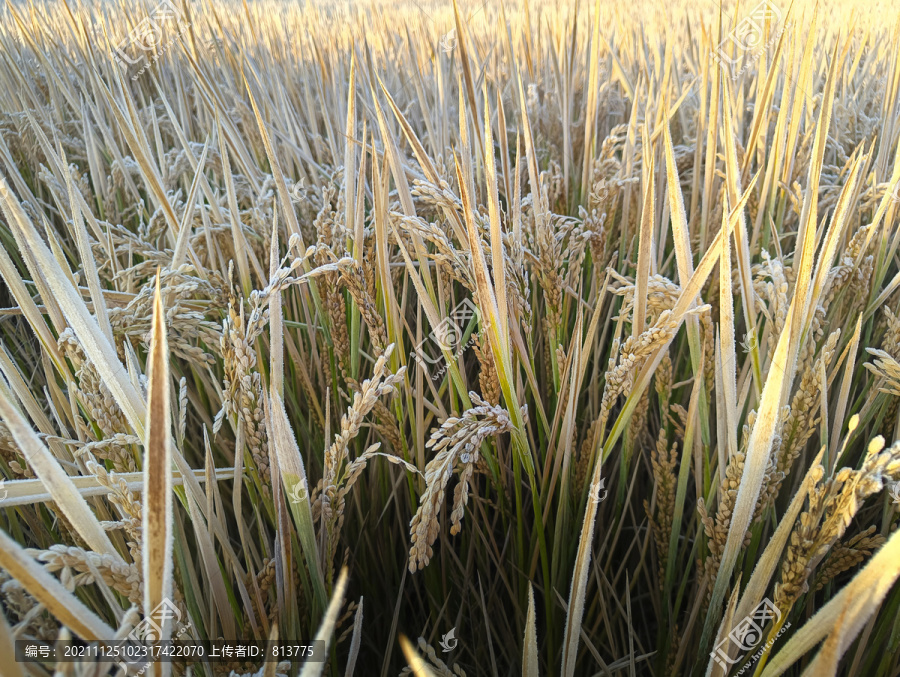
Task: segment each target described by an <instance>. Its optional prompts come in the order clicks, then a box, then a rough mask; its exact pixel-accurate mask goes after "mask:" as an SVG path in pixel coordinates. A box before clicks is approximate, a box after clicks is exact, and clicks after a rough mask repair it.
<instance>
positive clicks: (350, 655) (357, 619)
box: [344, 597, 363, 677]
mask: <svg viewBox="0 0 900 677" xmlns="http://www.w3.org/2000/svg"><path fill="white" fill-rule="evenodd" d="M362 624H363V598H362V597H360V598H359V604H358V605H357V607H356V613H355V614H354V616H353V637H352V638H351V640H350V649H349V650H348V652H347V668H346V669H345V670H344V677H353V670H354V668H356V659H357V657H358V656H359V646H360V642H361V641H362Z"/></svg>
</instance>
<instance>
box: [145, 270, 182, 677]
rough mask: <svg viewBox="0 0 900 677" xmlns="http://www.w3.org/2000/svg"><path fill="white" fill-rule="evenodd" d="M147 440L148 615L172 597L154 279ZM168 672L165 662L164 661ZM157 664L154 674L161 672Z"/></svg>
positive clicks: (163, 369) (162, 352) (168, 440)
mask: <svg viewBox="0 0 900 677" xmlns="http://www.w3.org/2000/svg"><path fill="white" fill-rule="evenodd" d="M147 395H148V397H147V427H146V430H147V442H146V444H145V454H144V466H143V470H144V495H143V500H142V503H143V510H142V511H141V514H142V526H143V544H142V560H143V578H144V613H145V614H149V613H151V611H152V610H153V609H156V607H157V606H158V605H160V604H161V603H162V602H163V601H165V600H170V601H171V599H172V576H173V547H174V526H173V520H174V512H173V511H174V506H173V504H172V457H171V454H170V449H171V447H172V417H171V412H170V407H169V345H168V340H167V337H166V320H165V311H164V310H163V305H162V294H161V292H160V282H159V275H157V276H156V293H155V294H154V297H153V326H152V329H151V338H150V357H149V360H148V382H147ZM161 630H162V634H161V639H168V638H169V633H170V632H171V631H172V626H171V623H170V621H169V619H168V618H164V619H163V622H162V626H161ZM164 664H165V665H168V666H169V668H171V663H168V662H166V663H164ZM156 665H158V666H159V668H158V669H157V674H159V673H160V670H162V665H163V663H157V664H156Z"/></svg>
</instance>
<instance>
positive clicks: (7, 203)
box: [0, 178, 146, 438]
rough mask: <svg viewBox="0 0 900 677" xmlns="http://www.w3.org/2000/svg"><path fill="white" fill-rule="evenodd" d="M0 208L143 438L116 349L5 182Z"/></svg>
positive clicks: (138, 408) (139, 404)
mask: <svg viewBox="0 0 900 677" xmlns="http://www.w3.org/2000/svg"><path fill="white" fill-rule="evenodd" d="M0 207H2V210H3V213H4V215H5V216H6V219H7V221H8V222H9V225H10V229H11V230H12V231H13V234H14V235H15V237H16V242H17V243H18V244H19V248H20V249H24V248H26V247H27V248H29V249H30V250H31V252H32V253H33V255H34V258H35V261H36V263H37V265H38V266H39V267H40V269H39V270H33V271H32V275H34V276H35V277H41V276H43V277H44V279H45V280H46V281H47V283H48V285H49V286H50V289H51V290H52V292H53V295H54V297H55V299H56V301H57V303H59V306H60V308H61V309H62V311H63V313H64V314H65V316H66V320H67V321H68V323H69V325H70V326H71V327H72V329H73V330H74V331H75V335H76V336H77V337H78V340H79V341H80V343H81V345H82V347H83V348H84V351H85V353H86V354H87V356H88V357H89V358H90V359H91V361H92V362H93V363H94V365H95V366H96V368H97V371H98V372H100V376H101V378H102V379H103V382H104V383H105V384H106V386H107V387H108V388H109V390H110V392H111V393H112V395H113V397H114V398H115V400H116V403H117V404H118V405H119V407H121V409H122V412H123V413H124V414H125V416H126V417H127V418H128V422H129V423H130V424H131V426H132V428H134V430H135V432H137V434H138V437H141V438H143V436H144V419H145V417H146V406H145V404H144V401H143V399H142V398H141V396H140V394H139V393H138V391H137V389H136V388H135V387H134V386H133V385H132V383H131V381H130V379H129V378H128V374H127V373H126V372H125V367H123V366H122V363H121V362H120V361H119V358H118V356H117V355H116V351H115V348H113V346H112V345H111V344H110V342H109V341H108V340H107V339H106V336H104V334H103V332H102V331H100V327H99V326H98V325H97V321H96V320H95V319H94V318H93V317H92V316H91V314H90V312H88V309H87V307H86V306H85V304H84V301H83V300H82V298H81V294H80V293H79V292H78V290H76V289H75V288H73V287H72V284H71V283H70V282H69V280H68V278H66V276H65V274H64V273H63V272H62V270H60V268H59V266H57V265H56V261H55V259H54V258H53V255H52V254H51V253H50V250H49V249H47V245H46V244H44V241H43V239H41V236H40V235H39V234H38V232H37V231H36V230H35V227H34V224H32V223H31V219H29V218H28V216H27V215H26V214H25V212H24V211H23V209H22V206H21V204H20V203H19V201H18V200H17V199H16V198H15V197H14V196H13V195H12V194H11V193H10V191H9V186H8V185H7V183H6V179H2V178H0Z"/></svg>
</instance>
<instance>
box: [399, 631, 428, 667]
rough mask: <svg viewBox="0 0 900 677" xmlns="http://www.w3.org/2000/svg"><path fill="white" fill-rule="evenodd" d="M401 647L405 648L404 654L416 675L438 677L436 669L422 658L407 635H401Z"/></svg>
mask: <svg viewBox="0 0 900 677" xmlns="http://www.w3.org/2000/svg"><path fill="white" fill-rule="evenodd" d="M400 647H401V648H402V649H403V655H404V656H406V661H407V662H408V663H409V667H410V668H411V669H412V672H413V675H415V677H437V675H435V674H434V671H433V670H432V669H431V668H430V667H428V663H426V662H425V661H424V660H423V659H422V657H421V656H420V655H419V652H418V651H416V648H415V647H414V646H413V645H412V643H411V642H410V641H409V640H408V639H407V638H406V635H400Z"/></svg>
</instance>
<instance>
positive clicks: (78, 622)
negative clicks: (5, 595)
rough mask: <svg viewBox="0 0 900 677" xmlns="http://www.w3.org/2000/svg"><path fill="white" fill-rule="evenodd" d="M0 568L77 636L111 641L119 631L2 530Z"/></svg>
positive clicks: (0, 531)
mask: <svg viewBox="0 0 900 677" xmlns="http://www.w3.org/2000/svg"><path fill="white" fill-rule="evenodd" d="M0 568H3V569H6V571H8V572H9V574H10V575H11V576H12V577H13V578H15V579H16V580H17V581H19V583H21V584H22V586H23V587H24V588H25V589H26V590H27V591H28V592H29V594H31V596H32V597H34V598H35V599H36V600H37V601H38V602H40V603H41V604H43V605H44V606H45V607H47V610H48V611H49V612H50V613H51V614H53V616H54V617H55V618H57V619H59V621H60V622H61V623H63V624H64V625H65V626H66V627H68V628H69V629H70V630H71V631H72V632H73V633H74V634H76V635H78V636H79V637H81V638H82V639H85V640H111V639H113V638H114V637H115V635H116V631H115V630H113V629H112V628H111V627H109V626H108V625H107V624H106V623H104V622H103V621H102V620H101V619H100V618H99V617H98V616H97V615H96V614H95V613H94V612H93V611H91V610H90V609H88V608H87V607H86V606H85V605H84V604H83V603H82V602H81V600H80V599H78V598H77V597H76V596H75V595H74V594H72V593H71V592H69V591H68V590H66V588H65V587H64V586H63V584H62V583H60V582H59V581H58V580H57V579H56V577H55V576H53V575H52V574H50V573H48V572H47V571H46V570H45V569H44V567H43V566H41V564H40V563H38V562H36V561H35V560H33V559H32V558H31V557H29V556H28V555H27V554H26V552H25V550H24V549H23V548H22V546H20V545H19V544H18V543H16V542H15V541H14V540H13V539H12V538H10V537H9V536H8V535H7V533H6V532H5V531H2V530H0Z"/></svg>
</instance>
